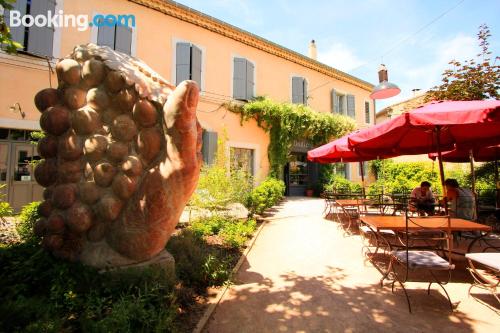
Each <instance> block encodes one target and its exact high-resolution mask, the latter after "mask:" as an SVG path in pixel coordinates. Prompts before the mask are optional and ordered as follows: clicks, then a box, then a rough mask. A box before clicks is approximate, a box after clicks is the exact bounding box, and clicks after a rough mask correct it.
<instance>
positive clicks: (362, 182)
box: [359, 161, 365, 198]
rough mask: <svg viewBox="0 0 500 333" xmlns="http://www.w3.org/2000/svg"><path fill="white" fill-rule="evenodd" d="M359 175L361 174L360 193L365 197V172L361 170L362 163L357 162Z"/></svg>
mask: <svg viewBox="0 0 500 333" xmlns="http://www.w3.org/2000/svg"><path fill="white" fill-rule="evenodd" d="M359 173H360V174H361V193H363V198H364V197H365V170H364V169H363V162H361V161H360V162H359Z"/></svg>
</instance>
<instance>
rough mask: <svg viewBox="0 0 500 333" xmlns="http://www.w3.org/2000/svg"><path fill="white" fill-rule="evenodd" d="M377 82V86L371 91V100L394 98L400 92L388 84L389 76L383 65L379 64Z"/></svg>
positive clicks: (395, 86)
mask: <svg viewBox="0 0 500 333" xmlns="http://www.w3.org/2000/svg"><path fill="white" fill-rule="evenodd" d="M378 81H379V84H378V85H377V86H376V87H375V89H373V91H372V93H371V94H370V98H371V99H384V98H389V97H393V96H396V95H397V94H399V93H400V92H401V89H399V87H398V86H397V85H395V84H394V83H391V82H389V76H388V75H387V68H386V67H385V65H384V64H381V65H380V67H379V70H378Z"/></svg>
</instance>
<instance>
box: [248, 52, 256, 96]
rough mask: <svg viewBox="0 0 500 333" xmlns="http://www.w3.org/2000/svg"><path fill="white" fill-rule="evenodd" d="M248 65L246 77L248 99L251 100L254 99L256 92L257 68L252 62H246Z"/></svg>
mask: <svg viewBox="0 0 500 333" xmlns="http://www.w3.org/2000/svg"><path fill="white" fill-rule="evenodd" d="M246 63H247V73H246V74H247V75H246V99H247V100H251V99H253V98H254V95H253V92H254V85H255V83H254V82H255V81H254V75H255V74H254V73H255V66H254V65H253V64H252V63H251V62H250V61H248V60H247V61H246Z"/></svg>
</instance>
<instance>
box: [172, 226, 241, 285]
mask: <svg viewBox="0 0 500 333" xmlns="http://www.w3.org/2000/svg"><path fill="white" fill-rule="evenodd" d="M167 250H168V251H169V252H170V253H171V254H172V255H173V256H174V258H175V271H176V274H177V277H178V278H179V279H180V280H181V281H182V282H183V284H184V285H186V286H190V287H192V288H194V289H195V290H196V291H198V292H203V291H204V290H205V289H206V288H207V287H211V286H220V285H222V284H224V283H225V282H226V281H227V279H228V278H229V276H230V273H231V267H232V258H231V257H228V256H226V255H224V252H223V251H222V249H218V248H216V247H210V246H209V245H208V244H207V243H206V242H205V241H204V240H203V239H202V238H200V237H199V236H197V235H196V234H195V233H194V232H193V231H192V230H190V229H186V230H184V231H183V232H182V233H180V234H179V235H176V236H174V237H172V238H171V239H170V240H169V242H168V244H167Z"/></svg>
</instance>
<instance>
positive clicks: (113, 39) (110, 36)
mask: <svg viewBox="0 0 500 333" xmlns="http://www.w3.org/2000/svg"><path fill="white" fill-rule="evenodd" d="M97 45H102V46H109V47H110V48H112V49H113V50H116V51H119V52H122V53H125V54H128V55H131V54H132V28H131V27H129V26H125V25H114V26H109V25H105V24H104V25H102V26H100V27H99V28H98V31H97Z"/></svg>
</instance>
